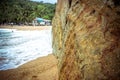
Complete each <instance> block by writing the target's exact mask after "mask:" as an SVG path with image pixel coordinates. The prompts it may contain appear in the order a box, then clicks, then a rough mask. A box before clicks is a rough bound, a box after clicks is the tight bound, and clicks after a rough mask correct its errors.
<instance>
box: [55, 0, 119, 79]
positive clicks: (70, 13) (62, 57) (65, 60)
mask: <svg viewBox="0 0 120 80" xmlns="http://www.w3.org/2000/svg"><path fill="white" fill-rule="evenodd" d="M53 53H54V54H55V55H56V57H57V58H58V60H59V63H58V68H59V80H120V1H119V0H58V3H57V7H56V13H55V17H54V19H53Z"/></svg>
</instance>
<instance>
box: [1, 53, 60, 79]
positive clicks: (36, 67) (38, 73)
mask: <svg viewBox="0 0 120 80" xmlns="http://www.w3.org/2000/svg"><path fill="white" fill-rule="evenodd" d="M0 80H58V69H57V59H56V58H55V56H53V55H52V54H49V55H48V56H44V57H40V58H37V59H35V60H32V61H30V62H28V63H25V64H23V65H21V66H19V67H18V68H16V69H9V70H1V71H0Z"/></svg>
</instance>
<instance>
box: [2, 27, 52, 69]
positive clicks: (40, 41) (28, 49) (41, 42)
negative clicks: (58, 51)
mask: <svg viewBox="0 0 120 80" xmlns="http://www.w3.org/2000/svg"><path fill="white" fill-rule="evenodd" d="M13 36H14V37H15V36H19V38H13V39H11V40H9V42H8V44H9V45H11V44H12V45H11V46H7V47H6V48H5V49H1V51H0V52H1V53H2V52H3V53H6V54H5V55H4V56H5V57H6V59H7V60H4V61H3V63H4V64H3V65H0V70H6V69H12V68H17V67H18V66H20V65H22V64H24V63H26V62H28V61H31V60H33V59H36V58H38V57H42V56H46V55H48V54H50V53H52V39H51V29H50V30H41V31H15V33H14V35H13ZM13 44H14V45H13Z"/></svg>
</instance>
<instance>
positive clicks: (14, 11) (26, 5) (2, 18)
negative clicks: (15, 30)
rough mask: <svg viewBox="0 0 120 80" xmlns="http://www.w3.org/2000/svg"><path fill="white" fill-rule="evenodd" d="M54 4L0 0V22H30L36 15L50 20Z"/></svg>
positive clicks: (21, 0)
mask: <svg viewBox="0 0 120 80" xmlns="http://www.w3.org/2000/svg"><path fill="white" fill-rule="evenodd" d="M54 12H55V4H51V3H43V2H33V1H30V0H1V2H0V24H4V23H11V22H13V23H25V22H32V20H33V19H35V18H36V17H41V18H45V19H49V20H52V18H53V16H54Z"/></svg>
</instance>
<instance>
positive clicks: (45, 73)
mask: <svg viewBox="0 0 120 80" xmlns="http://www.w3.org/2000/svg"><path fill="white" fill-rule="evenodd" d="M0 28H4V29H17V30H45V29H50V28H51V26H36V27H34V26H0ZM0 80H58V69H57V59H56V58H55V57H54V56H53V55H52V54H50V55H48V56H45V57H40V58H38V59H36V60H33V61H30V62H28V63H26V64H24V65H22V66H20V67H18V68H16V69H10V70H4V71H0Z"/></svg>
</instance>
